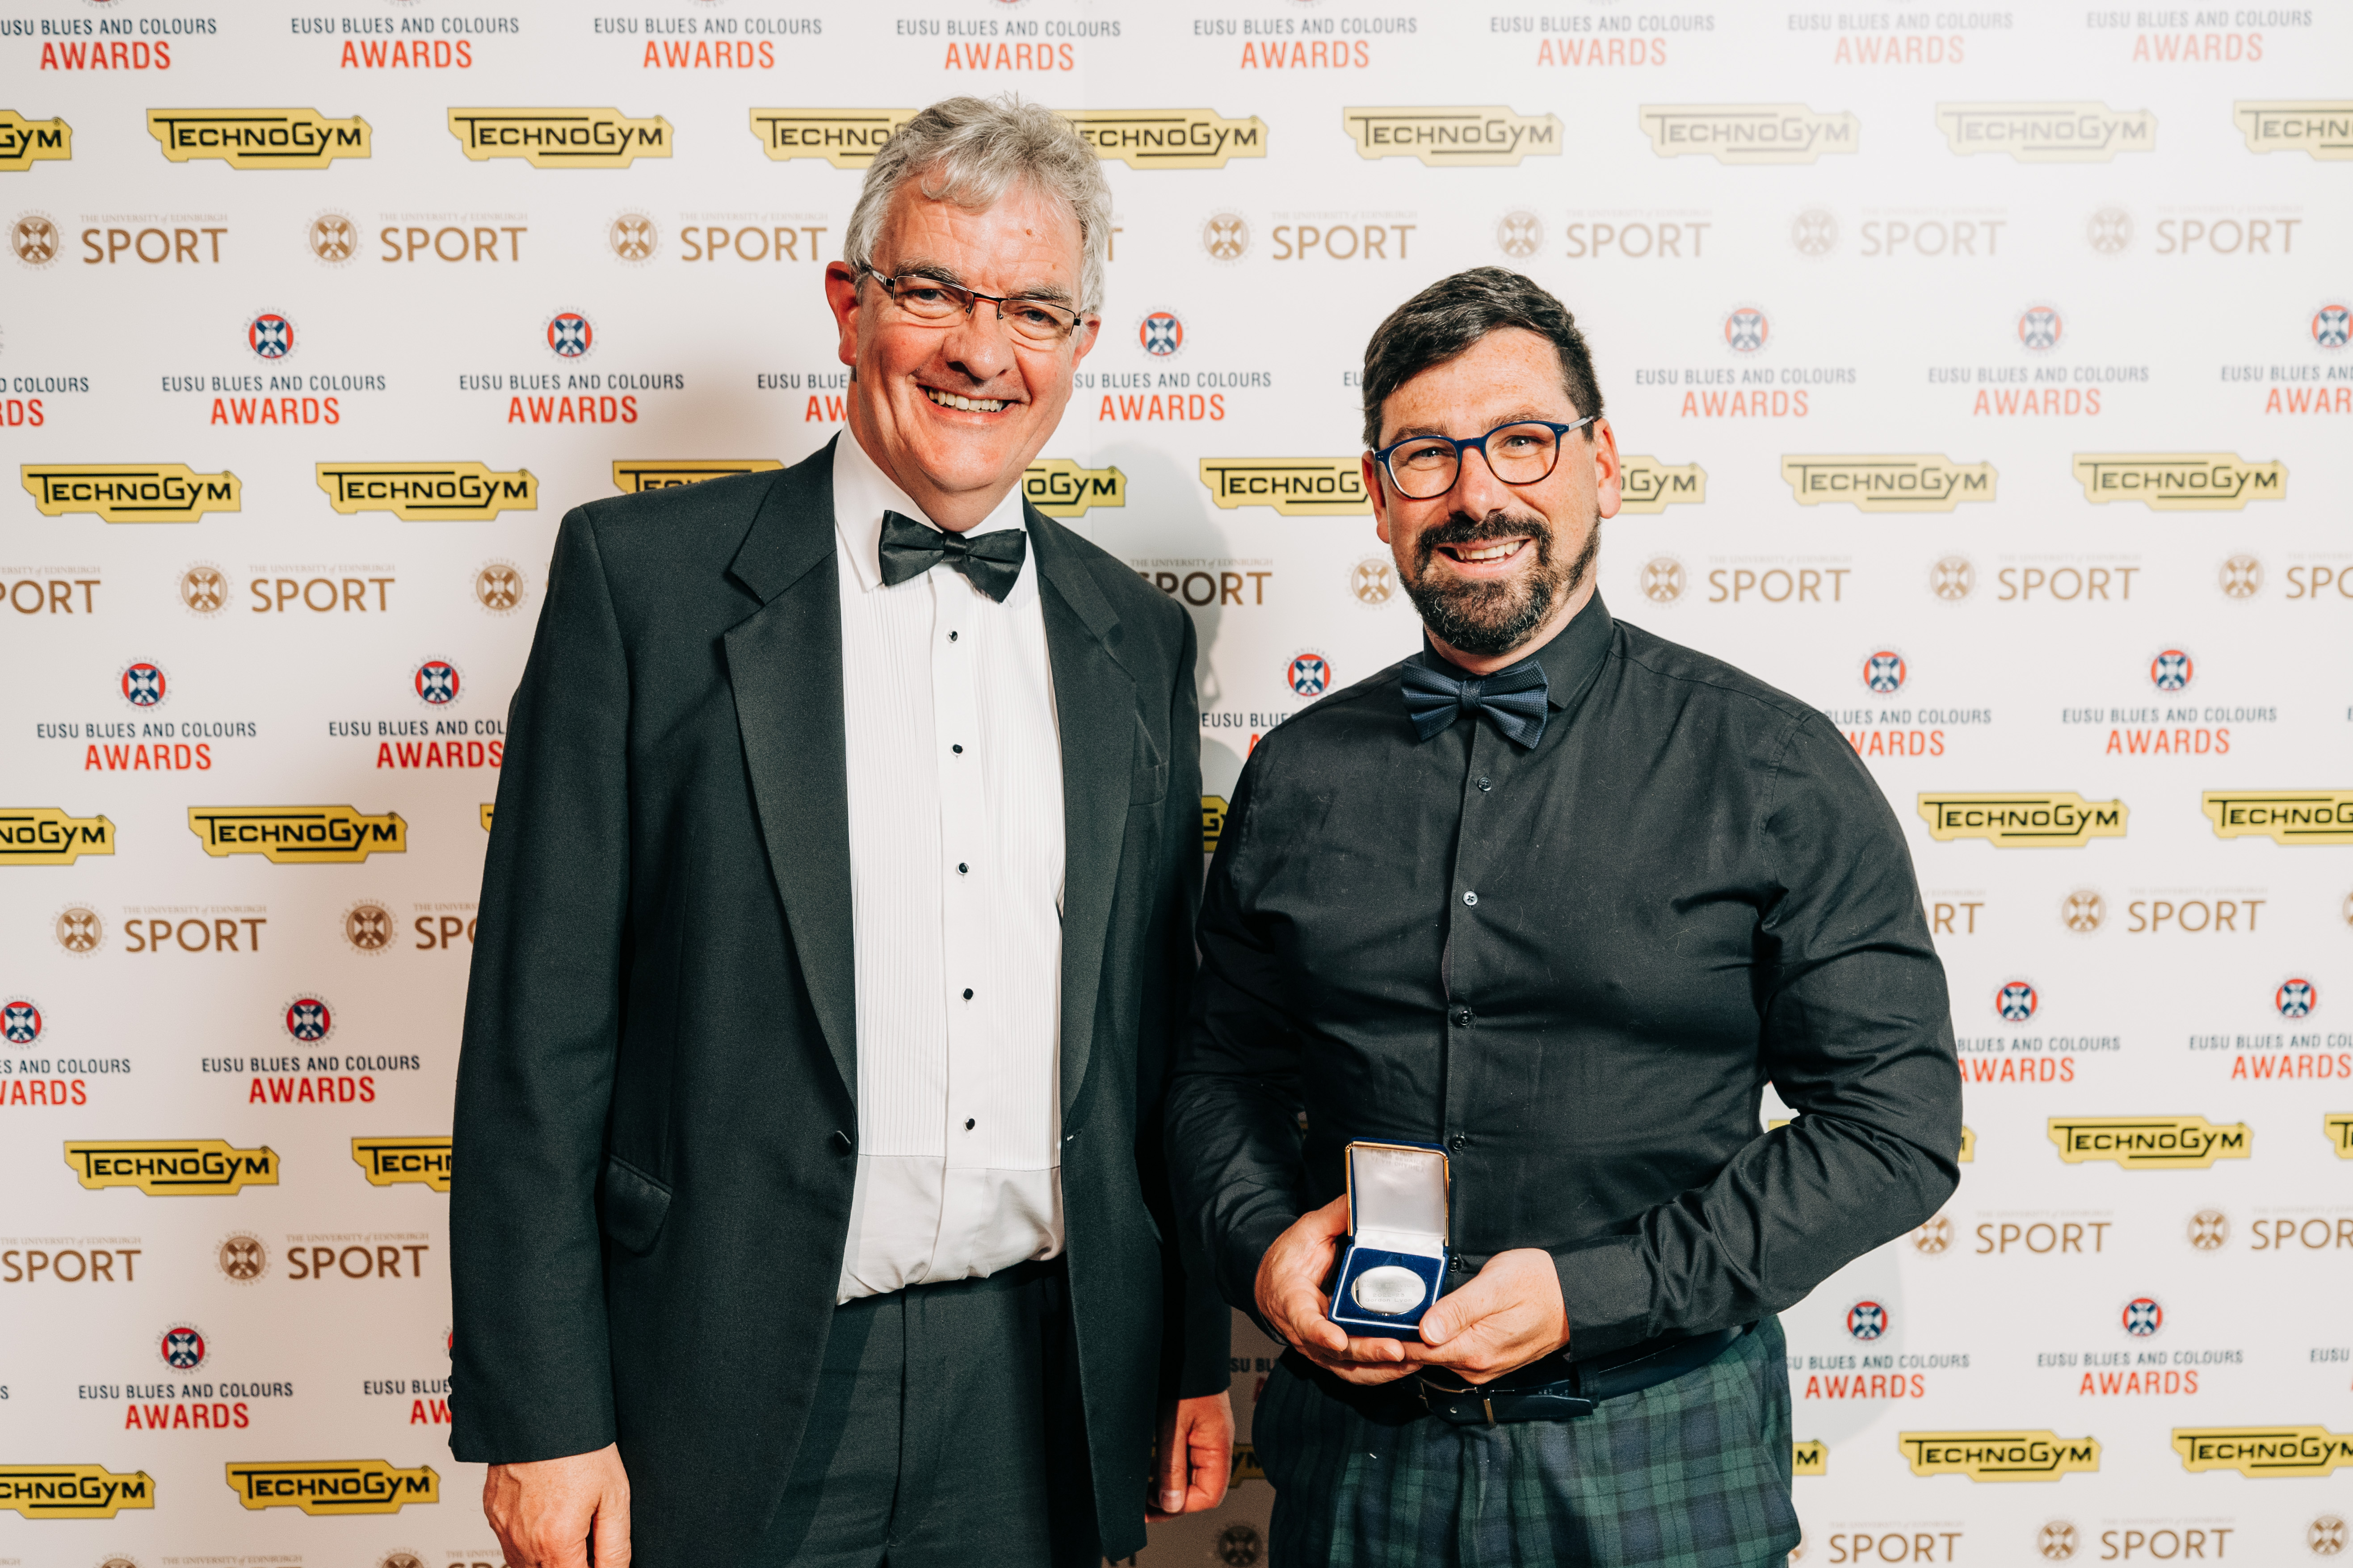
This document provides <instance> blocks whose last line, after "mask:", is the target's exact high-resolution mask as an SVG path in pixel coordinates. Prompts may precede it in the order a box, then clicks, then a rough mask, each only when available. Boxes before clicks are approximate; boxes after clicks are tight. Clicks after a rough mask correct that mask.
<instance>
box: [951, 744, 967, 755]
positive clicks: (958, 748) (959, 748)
mask: <svg viewBox="0 0 2353 1568" xmlns="http://www.w3.org/2000/svg"><path fill="white" fill-rule="evenodd" d="M948 750H949V751H951V752H955V754H956V755H957V756H962V755H964V748H963V747H962V746H950V747H949V748H948Z"/></svg>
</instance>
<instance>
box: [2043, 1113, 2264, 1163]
mask: <svg viewBox="0 0 2353 1568" xmlns="http://www.w3.org/2000/svg"><path fill="white" fill-rule="evenodd" d="M2046 1128H2047V1130H2048V1131H2049V1134H2050V1138H2051V1142H2053V1143H2055V1144H2057V1145H2058V1147H2059V1158H2060V1159H2062V1160H2063V1161H2064V1162H2066V1163H2068V1164H2070V1165H2080V1164H2083V1163H2085V1162H2086V1161H2102V1160H2104V1161H2108V1162H2111V1163H2115V1164H2118V1165H2121V1166H2123V1167H2124V1168H2125V1169H2126V1170H2127V1171H2203V1170H2206V1169H2208V1168H2209V1167H2210V1166H2211V1165H2212V1164H2213V1163H2214V1162H2215V1161H2217V1160H2245V1159H2249V1158H2252V1157H2253V1152H2254V1134H2253V1133H2252V1132H2250V1131H2247V1124H2246V1123H2245V1122H2243V1121H2232V1122H2227V1123H2216V1122H2212V1121H2207V1120H2206V1119H2205V1118H2204V1117H2202V1116H2073V1117H2069V1116H2054V1117H2052V1118H2051V1119H2050V1121H2048V1122H2047V1123H2046Z"/></svg>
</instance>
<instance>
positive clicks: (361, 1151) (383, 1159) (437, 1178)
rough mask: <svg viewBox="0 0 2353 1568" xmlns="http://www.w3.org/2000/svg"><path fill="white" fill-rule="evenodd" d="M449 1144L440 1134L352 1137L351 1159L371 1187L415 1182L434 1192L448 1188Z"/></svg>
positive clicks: (446, 1190) (441, 1191)
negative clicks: (365, 1176) (437, 1136)
mask: <svg viewBox="0 0 2353 1568" xmlns="http://www.w3.org/2000/svg"><path fill="white" fill-rule="evenodd" d="M449 1145H450V1140H449V1138H448V1136H447V1135H444V1136H442V1137H439V1138H354V1139H353V1140H352V1163H353V1164H356V1165H357V1166H359V1168H360V1169H361V1170H362V1171H364V1172H365V1173H366V1174H367V1180H368V1185H369V1186H371V1187H390V1186H396V1185H398V1184H402V1183H404V1182H415V1183H418V1184H422V1185H425V1186H428V1187H430V1188H432V1189H433V1190H434V1191H435V1192H437V1193H446V1192H448V1190H449Z"/></svg>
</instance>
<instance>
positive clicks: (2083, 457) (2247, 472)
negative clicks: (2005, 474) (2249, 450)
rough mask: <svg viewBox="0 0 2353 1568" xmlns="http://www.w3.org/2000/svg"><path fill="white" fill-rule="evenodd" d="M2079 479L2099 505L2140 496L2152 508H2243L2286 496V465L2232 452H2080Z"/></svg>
mask: <svg viewBox="0 0 2353 1568" xmlns="http://www.w3.org/2000/svg"><path fill="white" fill-rule="evenodd" d="M2075 480H2076V482H2077V483H2078V484H2080V485H2082V486H2083V487H2084V500H2087V501H2090V502H2091V503H2092V504H2093V505H2094V506H2100V505H2105V504H2106V503H2108V502H2111V501H2123V500H2137V501H2139V502H2141V503H2142V504H2143V505H2145V506H2147V508H2148V509H2149V510H2151V511H2243V510H2246V505H2247V503H2248V502H2249V501H2251V500H2286V499H2287V465H2286V464H2284V463H2283V462H2281V461H2280V460H2279V459H2278V458H2273V459H2272V460H2271V461H2269V462H2267V463H2253V462H2249V461H2248V460H2247V459H2246V458H2242V457H2240V456H2238V455H2237V454H2236V453H2233V452H2078V453H2076V454H2075Z"/></svg>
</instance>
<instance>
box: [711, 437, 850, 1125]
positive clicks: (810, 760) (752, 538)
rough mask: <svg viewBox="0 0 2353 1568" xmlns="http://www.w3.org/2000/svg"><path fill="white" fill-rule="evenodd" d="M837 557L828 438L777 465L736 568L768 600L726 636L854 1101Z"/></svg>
mask: <svg viewBox="0 0 2353 1568" xmlns="http://www.w3.org/2000/svg"><path fill="white" fill-rule="evenodd" d="M837 438H838V437H837ZM836 556H837V552H836V550H835V548H834V523H833V447H831V445H830V444H828V446H826V447H822V448H821V449H819V450H818V453H817V454H816V455H815V456H814V457H811V458H808V459H807V460H806V461H804V462H801V463H799V464H797V465H795V466H794V467H793V468H787V469H786V470H785V471H784V472H783V473H781V474H779V475H778V476H777V477H776V483H775V484H774V485H773V486H771V487H770V489H769V490H768V493H767V497H766V499H765V500H763V501H762V502H761V505H760V510H759V514H758V515H757V516H756V517H755V518H754V519H753V522H752V528H751V531H750V532H749V533H747V534H745V535H744V542H743V545H742V546H741V547H740V548H739V549H738V550H737V551H736V552H735V559H734V561H733V563H731V564H730V565H729V567H728V574H729V575H730V576H732V577H733V578H734V579H735V581H737V582H738V583H741V584H743V585H744V587H746V588H748V589H750V590H751V591H752V593H753V594H754V595H756V596H757V597H758V598H759V600H760V601H761V604H760V608H759V609H758V610H756V611H754V613H753V614H752V616H750V617H749V618H748V619H745V620H744V621H742V622H740V623H738V624H737V625H736V626H734V627H733V628H732V629H731V630H729V631H728V632H727V633H726V634H725V637H724V638H723V640H724V642H725V644H726V647H727V678H728V681H729V684H730V685H731V686H732V687H733V691H734V697H735V722H736V727H737V729H738V730H739V731H741V732H742V734H743V737H744V764H745V766H746V768H747V769H748V771H749V773H750V775H751V781H752V795H753V798H754V802H755V803H756V804H757V807H758V810H759V816H760V836H761V839H762V842H763V843H764V844H765V847H766V849H767V852H768V868H769V869H770V870H771V871H772V872H773V873H774V874H775V876H776V890H777V892H778V893H779V894H780V895H782V897H783V899H784V903H785V915H786V921H787V922H788V923H789V925H790V927H791V929H792V933H793V947H794V949H795V951H796V952H797V954H798V956H799V959H800V968H801V979H802V983H803V984H805V985H806V986H807V991H808V997H809V1004H810V1006H811V1007H812V1008H813V1009H814V1010H815V1012H816V1014H817V1019H818V1026H819V1027H820V1028H822V1029H823V1030H824V1032H825V1039H826V1044H827V1046H828V1047H829V1048H830V1049H831V1050H832V1052H833V1060H834V1065H835V1066H836V1067H837V1068H839V1069H840V1072H841V1081H842V1085H843V1087H844V1088H846V1089H849V1093H850V1096H851V1098H852V1100H855V1099H856V1097H857V1093H858V1035H857V1020H858V993H857V975H856V971H855V967H854V961H855V956H856V954H855V950H854V949H853V947H852V945H851V939H850V922H849V899H850V887H849V760H848V742H847V741H846V739H845V736H844V730H843V718H842V699H841V601H840V597H839V585H838V580H839V572H840V566H839V562H838V561H837V559H836Z"/></svg>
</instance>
